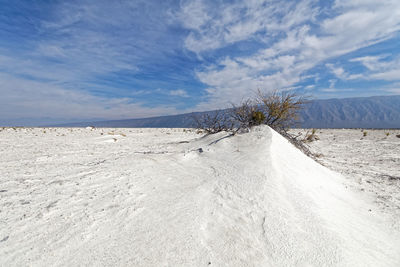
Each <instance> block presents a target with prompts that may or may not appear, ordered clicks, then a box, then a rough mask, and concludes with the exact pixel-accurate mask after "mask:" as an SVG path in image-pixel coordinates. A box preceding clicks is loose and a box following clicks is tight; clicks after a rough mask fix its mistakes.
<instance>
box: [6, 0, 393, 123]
mask: <svg viewBox="0 0 400 267" xmlns="http://www.w3.org/2000/svg"><path fill="white" fill-rule="evenodd" d="M0 4H1V9H0V94H1V97H0V123H2V124H5V123H8V124H10V123H13V124H18V123H19V124H30V123H31V124H32V123H33V124H41V123H54V122H68V121H84V120H93V119H96V120H97V119H99V120H101V119H124V118H139V117H149V116H156V115H168V114H177V113H184V112H191V111H200V110H209V109H215V108H222V107H227V106H229V105H230V103H238V102H240V101H241V100H242V99H243V98H245V97H249V96H253V95H254V92H255V91H257V90H258V89H261V90H263V91H270V90H294V91H296V92H298V93H305V94H308V95H312V96H313V97H314V98H332V97H339V98H342V97H352V96H371V95H388V94H400V35H399V31H400V1H398V0H387V1H386V0H382V1H378V0H376V1H371V0H352V1H347V0H336V1H313V0H304V1H302V0H298V1H278V0H276V1H274V0H268V1H262V0H258V1H256V0H247V1H219V0H214V1H202V0H181V1H168V0H166V1H161V0H159V1H151V0H147V1H141V0H136V1H124V0H119V1H117V0H115V1H111V0H107V1H106V0H79V1H73V0H69V1H57V0H54V1H50V0H35V1H33V0H29V1H28V0H25V1H22V0H21V1H19V0H13V1H8V0H0Z"/></svg>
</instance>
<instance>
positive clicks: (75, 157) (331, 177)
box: [0, 127, 400, 266]
mask: <svg viewBox="0 0 400 267" xmlns="http://www.w3.org/2000/svg"><path fill="white" fill-rule="evenodd" d="M0 152H1V155H2V159H1V161H0V171H1V174H2V175H1V177H0V179H1V180H0V226H1V227H0V264H1V265H4V266H21V265H35V266H38V265H40V266H48V265H52V266H54V265H56V266H57V265H61V266H77V265H94V266H99V265H100V266H110V265H111V266H126V265H130V266H209V265H211V266H399V264H400V235H399V233H398V232H397V231H396V230H395V229H393V228H392V227H391V225H390V223H389V222H388V221H386V219H385V217H384V216H380V215H381V214H380V213H379V211H378V210H377V209H375V206H374V205H375V204H374V203H373V202H369V201H368V199H365V198H363V196H362V195H361V194H359V193H357V192H355V191H353V190H352V189H350V188H346V186H345V185H344V181H345V178H344V177H342V176H341V175H340V174H338V173H335V172H333V171H331V170H329V169H327V168H325V167H323V166H322V165H320V164H318V163H317V162H315V161H313V160H312V159H310V158H308V157H306V156H305V155H303V154H302V153H301V152H300V151H298V150H297V149H296V148H294V147H293V146H292V145H291V144H289V143H288V142H287V141H286V140H285V139H284V138H283V137H281V136H280V135H279V134H277V133H276V132H274V131H273V130H271V129H270V128H268V127H258V128H254V129H253V130H252V131H251V132H250V133H247V134H242V135H237V136H234V137H228V136H227V135H226V134H225V133H220V134H216V135H211V136H205V137H201V136H200V135H198V134H196V133H195V132H191V131H186V130H185V131H184V130H182V129H118V130H112V129H55V128H53V129H38V128H37V129H16V130H13V129H4V130H3V131H2V132H0ZM371 210H373V211H371Z"/></svg>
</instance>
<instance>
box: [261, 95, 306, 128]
mask: <svg viewBox="0 0 400 267" xmlns="http://www.w3.org/2000/svg"><path fill="white" fill-rule="evenodd" d="M257 99H258V103H260V104H261V107H262V109H263V112H264V114H265V115H266V118H265V121H264V123H265V124H266V125H268V126H270V127H271V128H273V129H275V130H278V131H281V130H284V131H286V130H287V129H288V128H290V127H291V126H293V125H295V123H296V121H297V120H298V112H299V111H300V110H301V109H302V108H303V107H304V105H305V104H306V103H307V102H308V100H307V98H306V97H305V96H299V95H297V94H295V93H288V92H277V91H274V92H271V93H267V94H265V93H262V92H261V91H258V94H257Z"/></svg>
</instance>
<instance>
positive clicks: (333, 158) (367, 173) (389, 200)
mask: <svg viewBox="0 0 400 267" xmlns="http://www.w3.org/2000/svg"><path fill="white" fill-rule="evenodd" d="M311 132H312V130H311V129H300V130H297V129H294V130H292V131H291V133H292V134H294V135H300V136H301V137H299V138H302V137H303V138H304V137H305V136H308V135H309V134H310V133H311ZM364 132H366V133H365V136H364ZM316 135H317V139H319V140H317V141H314V142H309V143H307V144H308V146H309V147H310V149H311V151H312V152H314V153H315V154H316V155H317V161H318V162H320V163H321V164H323V165H324V166H327V167H328V168H330V169H332V170H334V171H337V172H339V173H341V174H343V176H344V177H346V178H347V181H346V182H345V183H344V184H346V185H347V186H350V187H352V188H353V189H354V190H359V191H362V192H364V193H365V194H366V195H368V196H369V198H370V199H373V201H375V202H376V203H377V204H378V206H379V209H380V210H381V211H383V212H384V213H385V215H386V216H388V217H389V218H390V219H391V221H392V223H393V225H394V227H396V228H397V229H399V230H400V138H399V137H400V130H372V129H316ZM397 135H399V137H397Z"/></svg>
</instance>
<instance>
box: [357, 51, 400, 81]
mask: <svg viewBox="0 0 400 267" xmlns="http://www.w3.org/2000/svg"><path fill="white" fill-rule="evenodd" d="M388 56H389V55H380V56H366V57H359V58H354V59H351V60H350V61H351V62H360V63H361V64H362V65H363V66H365V67H366V68H367V69H368V70H369V72H368V73H367V74H366V75H364V77H365V79H369V80H385V81H399V80H400V57H395V58H393V59H388Z"/></svg>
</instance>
